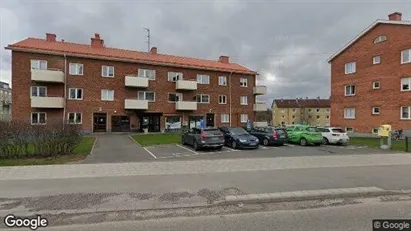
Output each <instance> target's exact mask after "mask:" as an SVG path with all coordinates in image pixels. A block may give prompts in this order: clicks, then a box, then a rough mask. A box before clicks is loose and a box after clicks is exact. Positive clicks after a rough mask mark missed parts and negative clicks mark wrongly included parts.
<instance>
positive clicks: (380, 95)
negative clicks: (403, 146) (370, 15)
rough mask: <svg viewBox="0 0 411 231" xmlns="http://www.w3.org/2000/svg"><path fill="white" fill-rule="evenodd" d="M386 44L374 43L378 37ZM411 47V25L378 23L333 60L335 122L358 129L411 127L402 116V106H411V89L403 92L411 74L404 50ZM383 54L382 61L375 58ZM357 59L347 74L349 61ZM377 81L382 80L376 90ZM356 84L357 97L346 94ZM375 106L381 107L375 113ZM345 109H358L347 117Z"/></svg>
mask: <svg viewBox="0 0 411 231" xmlns="http://www.w3.org/2000/svg"><path fill="white" fill-rule="evenodd" d="M381 35H382V36H386V38H387V40H386V41H385V42H382V43H377V44H375V43H374V39H376V38H377V37H378V36H381ZM410 48H411V25H399V24H387V23H385V24H384V23H381V24H378V25H376V26H375V27H374V28H373V29H371V30H370V31H369V32H368V33H366V34H365V35H364V36H362V37H361V38H359V39H358V40H357V41H356V42H354V43H353V44H352V45H351V46H349V47H348V48H347V49H345V50H344V51H343V52H342V53H341V54H339V55H338V56H336V57H335V58H333V59H332V60H331V125H332V126H341V127H351V128H353V129H354V132H361V133H371V132H372V130H373V129H374V128H378V126H379V125H382V124H391V125H392V128H393V129H394V130H395V129H411V121H410V120H404V119H401V116H400V114H401V111H400V110H401V106H411V92H410V91H405V92H404V91H401V78H403V77H411V63H406V64H401V51H403V50H406V49H410ZM374 56H380V57H381V62H380V64H373V57H374ZM349 62H356V72H355V73H353V74H345V64H346V63H349ZM373 81H379V82H380V88H379V89H373ZM346 85H355V86H356V93H355V95H354V96H345V86H346ZM373 107H379V108H380V114H379V115H373V114H372V109H373ZM344 108H355V119H345V118H344Z"/></svg>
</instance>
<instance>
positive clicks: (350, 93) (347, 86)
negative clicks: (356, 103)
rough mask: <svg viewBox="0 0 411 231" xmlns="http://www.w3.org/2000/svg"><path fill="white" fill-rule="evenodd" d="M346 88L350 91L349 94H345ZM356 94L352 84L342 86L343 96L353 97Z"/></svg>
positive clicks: (355, 88)
mask: <svg viewBox="0 0 411 231" xmlns="http://www.w3.org/2000/svg"><path fill="white" fill-rule="evenodd" d="M352 87H354V93H353V90H352V89H353V88H352ZM347 88H349V89H350V92H349V93H347ZM356 93H357V87H356V86H355V85H354V84H352V85H345V86H344V94H345V96H355V94H356Z"/></svg>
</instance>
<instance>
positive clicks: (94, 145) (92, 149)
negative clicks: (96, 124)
mask: <svg viewBox="0 0 411 231" xmlns="http://www.w3.org/2000/svg"><path fill="white" fill-rule="evenodd" d="M96 143H97V137H95V139H94V144H93V147H91V151H90V153H89V155H91V154H92V153H93V151H94V147H96Z"/></svg>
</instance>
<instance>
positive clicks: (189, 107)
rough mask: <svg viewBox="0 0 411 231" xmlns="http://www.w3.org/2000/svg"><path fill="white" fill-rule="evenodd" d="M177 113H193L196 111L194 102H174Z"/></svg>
mask: <svg viewBox="0 0 411 231" xmlns="http://www.w3.org/2000/svg"><path fill="white" fill-rule="evenodd" d="M176 110H177V111H195V110H197V102H196V101H177V102H176Z"/></svg>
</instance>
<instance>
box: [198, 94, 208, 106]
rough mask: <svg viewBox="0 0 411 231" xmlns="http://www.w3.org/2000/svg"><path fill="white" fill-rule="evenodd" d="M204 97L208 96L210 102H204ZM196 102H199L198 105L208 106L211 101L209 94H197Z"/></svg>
mask: <svg viewBox="0 0 411 231" xmlns="http://www.w3.org/2000/svg"><path fill="white" fill-rule="evenodd" d="M203 96H208V102H203ZM198 97H200V102H198ZM196 101H197V103H204V104H208V103H210V101H211V99H210V95H208V94H197V95H196Z"/></svg>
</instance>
